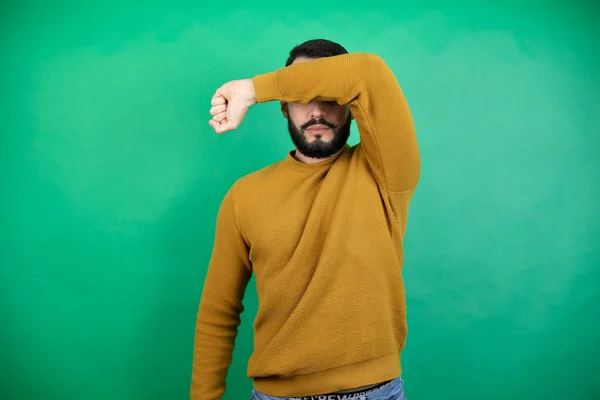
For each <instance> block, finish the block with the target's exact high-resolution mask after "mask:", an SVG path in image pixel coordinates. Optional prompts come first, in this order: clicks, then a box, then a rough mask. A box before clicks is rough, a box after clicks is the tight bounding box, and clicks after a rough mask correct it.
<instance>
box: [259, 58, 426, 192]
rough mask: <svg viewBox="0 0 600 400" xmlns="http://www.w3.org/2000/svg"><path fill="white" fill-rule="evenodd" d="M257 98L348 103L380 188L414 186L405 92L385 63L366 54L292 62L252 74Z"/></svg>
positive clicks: (414, 147)
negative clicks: (281, 66) (260, 73)
mask: <svg viewBox="0 0 600 400" xmlns="http://www.w3.org/2000/svg"><path fill="white" fill-rule="evenodd" d="M253 82H254V91H255V96H256V100H257V102H258V103H263V102H266V101H273V100H280V101H286V102H300V103H308V102H309V101H311V100H322V101H336V102H337V103H339V104H349V105H350V109H351V111H352V114H353V115H354V117H355V119H356V122H357V125H358V131H359V135H360V141H361V144H360V146H361V147H362V149H363V151H364V153H365V155H366V158H367V161H368V163H369V166H370V168H371V170H372V172H373V174H374V176H375V179H376V180H377V182H378V184H379V185H380V187H381V188H382V189H383V190H387V191H392V192H401V191H405V190H411V189H414V188H415V187H416V185H417V182H418V179H419V175H420V155H419V148H418V144H417V139H416V135H415V128H414V124H413V119H412V116H411V112H410V109H409V107H408V104H407V101H406V99H405V97H404V94H403V92H402V90H401V88H400V85H399V84H398V81H397V80H396V78H395V76H394V74H393V72H392V71H391V69H390V68H389V67H388V65H387V64H386V63H385V62H384V61H383V59H382V58H380V57H379V56H377V55H374V54H369V53H352V54H343V55H338V56H333V57H325V58H319V59H316V60H312V61H309V62H302V63H296V64H292V65H290V66H288V67H285V68H281V69H278V70H276V71H274V72H270V73H266V74H262V75H258V76H256V77H254V79H253Z"/></svg>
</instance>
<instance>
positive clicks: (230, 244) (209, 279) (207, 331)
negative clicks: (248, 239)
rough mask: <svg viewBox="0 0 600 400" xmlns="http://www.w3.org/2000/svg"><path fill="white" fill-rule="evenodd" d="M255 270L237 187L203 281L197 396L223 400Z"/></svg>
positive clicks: (226, 203)
mask: <svg viewBox="0 0 600 400" xmlns="http://www.w3.org/2000/svg"><path fill="white" fill-rule="evenodd" d="M251 274H252V270H251V266H250V261H249V258H248V248H247V246H246V243H245V241H244V239H243V238H242V236H241V234H240V233H239V231H238V229H237V224H236V221H235V210H234V203H233V195H232V190H230V191H229V192H228V193H227V195H226V196H225V198H224V199H223V202H222V203H221V207H220V209H219V213H218V217H217V224H216V232H215V242H214V246H213V252H212V256H211V260H210V263H209V267H208V272H207V275H206V280H205V281H204V289H203V291H202V298H201V300H200V307H199V310H198V316H197V322H196V334H195V340H194V357H193V358H194V360H193V367H192V383H191V388H190V394H191V399H192V400H218V399H220V398H221V397H222V396H223V393H224V392H225V378H226V376H227V370H228V368H229V366H230V365H231V360H232V354H233V347H234V342H235V337H236V335H237V329H238V326H239V324H240V314H241V313H242V312H243V310H244V308H243V305H242V300H243V296H244V292H245V290H246V286H247V284H248V281H249V279H250V276H251Z"/></svg>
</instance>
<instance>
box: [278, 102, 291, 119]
mask: <svg viewBox="0 0 600 400" xmlns="http://www.w3.org/2000/svg"><path fill="white" fill-rule="evenodd" d="M279 104H280V106H281V113H282V114H283V116H284V117H285V119H288V118H289V117H290V115H289V113H288V105H287V103H286V102H285V101H280V102H279Z"/></svg>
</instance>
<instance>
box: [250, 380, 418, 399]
mask: <svg viewBox="0 0 600 400" xmlns="http://www.w3.org/2000/svg"><path fill="white" fill-rule="evenodd" d="M366 392H367V393H359V394H356V395H352V397H350V396H351V395H350V394H344V393H338V394H336V395H332V394H330V395H327V394H324V395H320V396H308V397H307V399H314V400H342V399H343V400H407V398H406V394H405V393H404V381H403V380H402V378H401V377H399V378H396V379H394V380H393V381H392V382H390V383H389V384H387V385H385V386H383V387H381V388H379V389H376V390H374V391H372V392H369V391H368V390H366ZM288 399H298V400H302V399H303V398H302V397H274V396H269V395H266V394H263V393H260V392H258V391H256V390H252V397H251V398H250V400H288Z"/></svg>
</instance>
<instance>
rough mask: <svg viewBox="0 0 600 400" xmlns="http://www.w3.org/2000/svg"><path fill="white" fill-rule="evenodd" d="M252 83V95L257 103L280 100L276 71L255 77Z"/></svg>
mask: <svg viewBox="0 0 600 400" xmlns="http://www.w3.org/2000/svg"><path fill="white" fill-rule="evenodd" d="M253 81H254V93H255V96H256V100H257V101H258V102H259V103H264V102H265V101H272V100H279V99H281V93H279V88H278V87H277V71H273V72H269V73H266V74H261V75H256V76H255V77H254V79H253Z"/></svg>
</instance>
